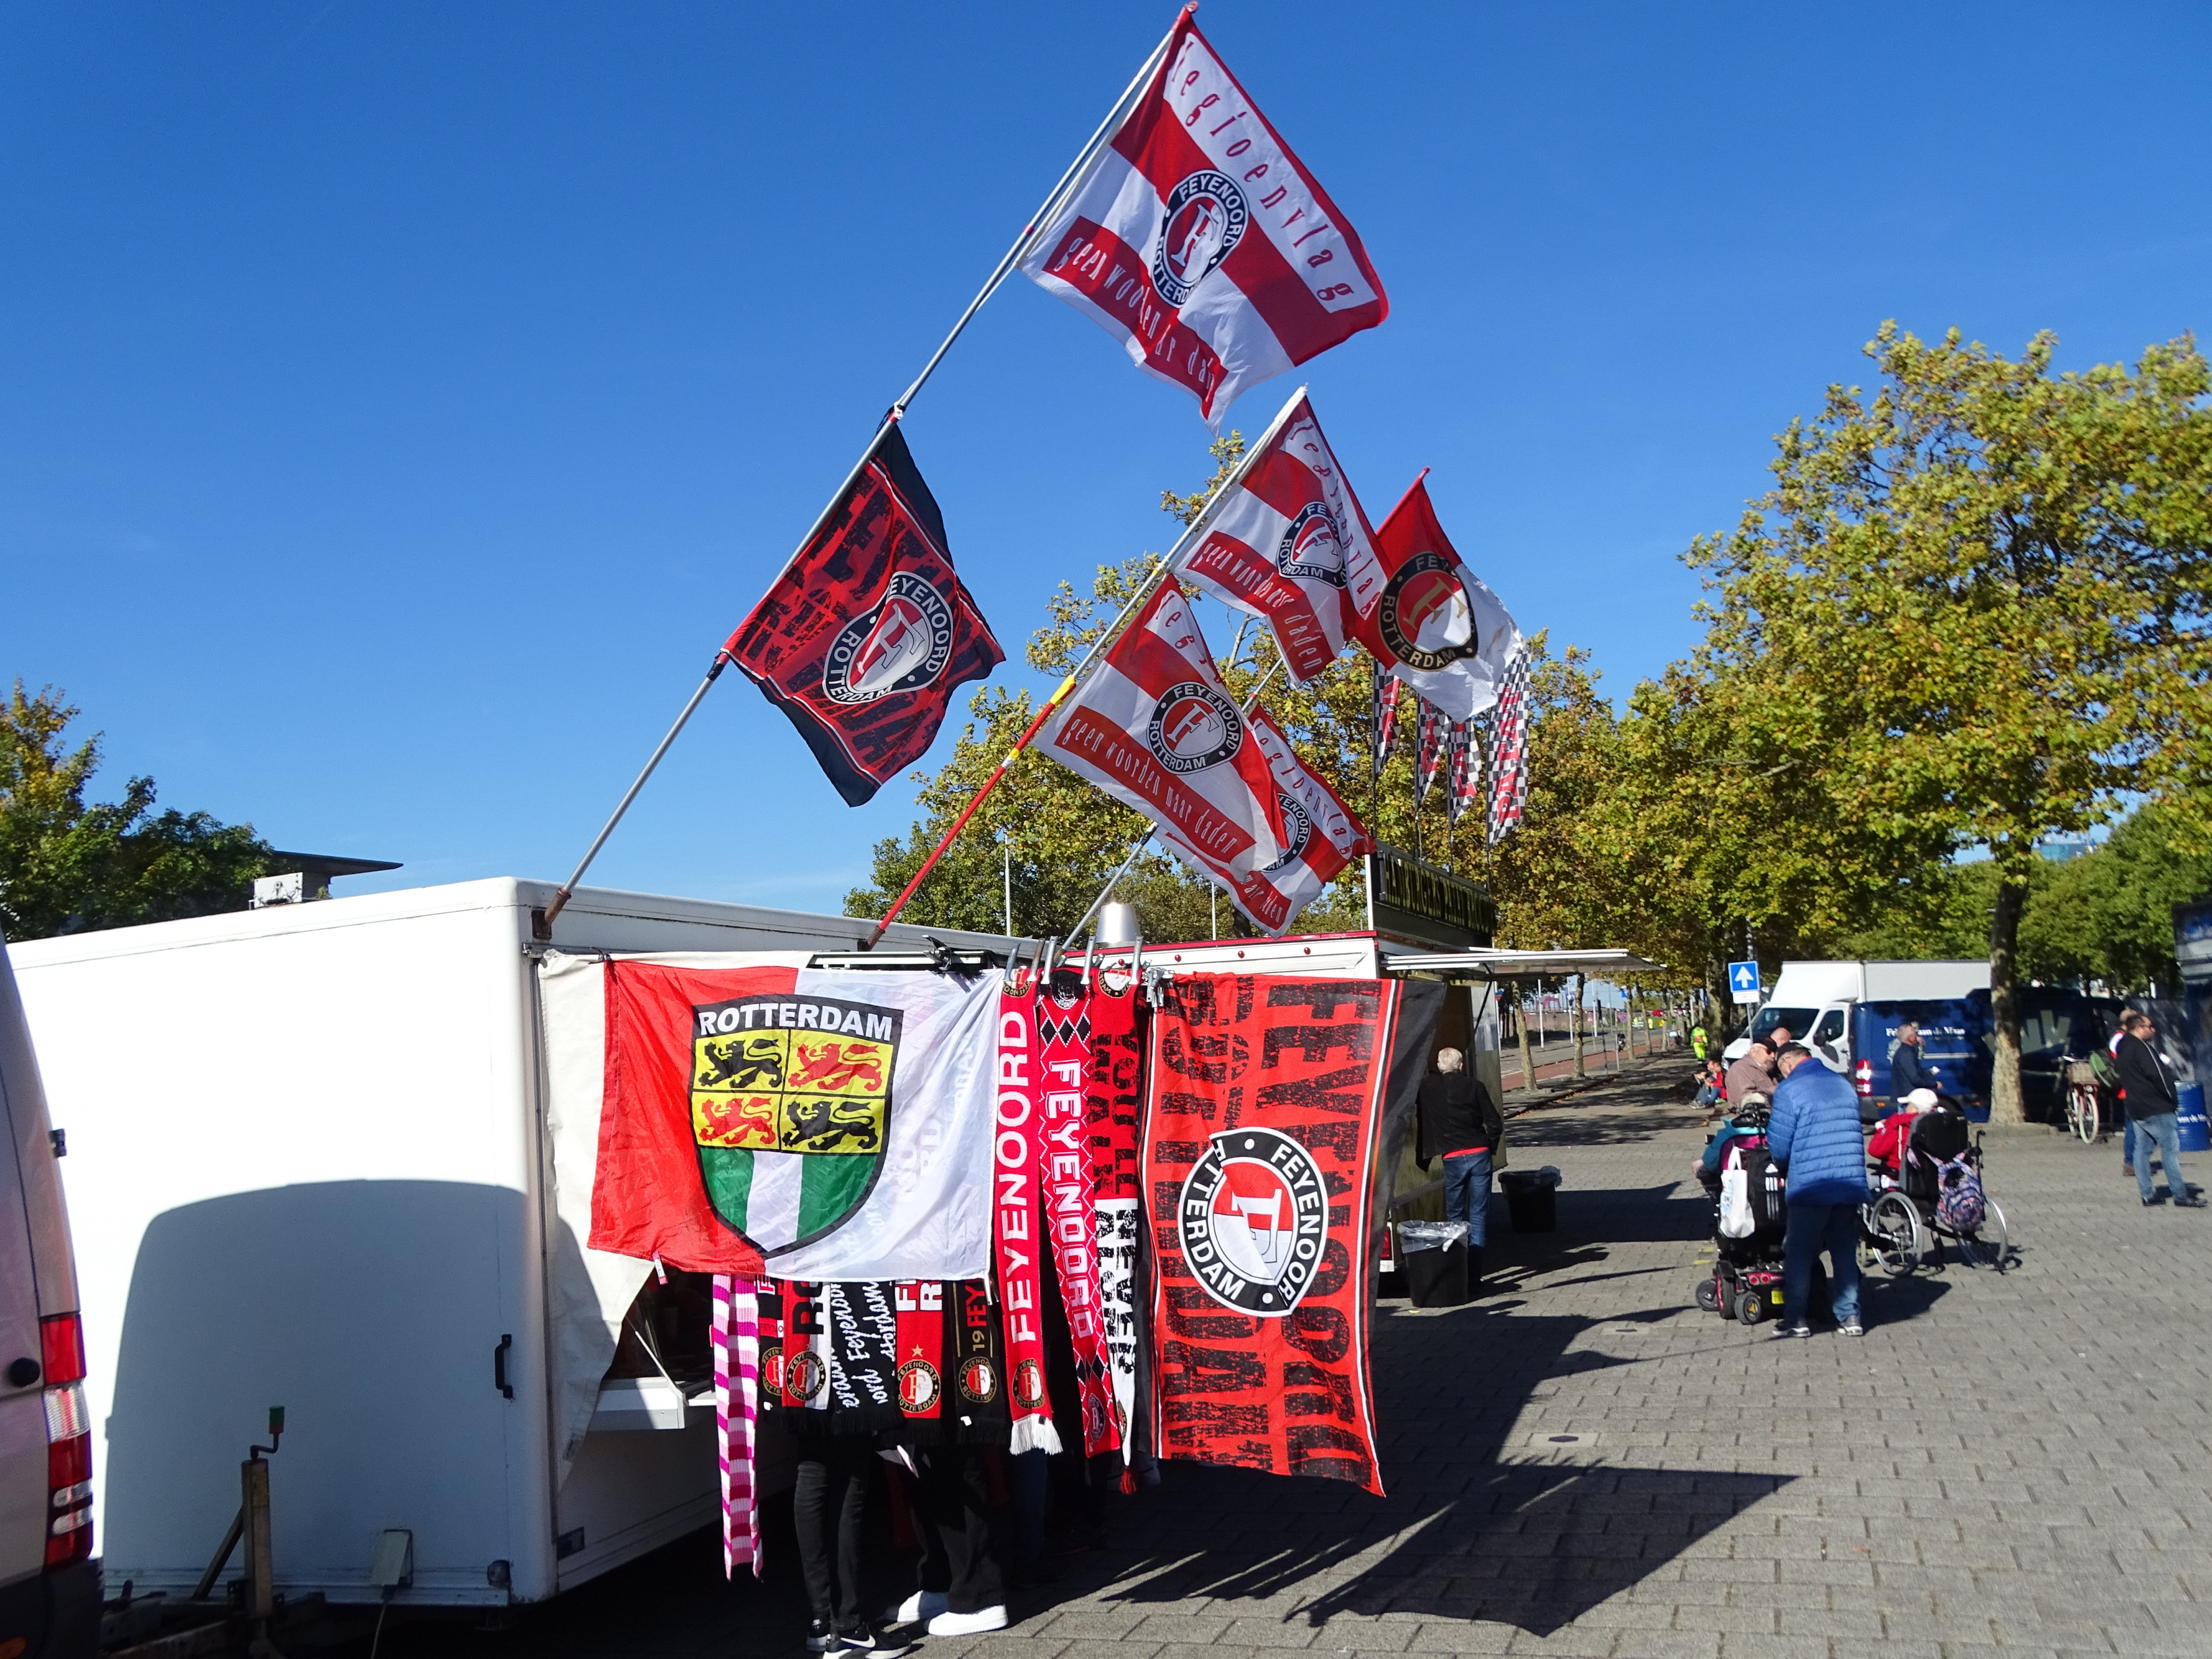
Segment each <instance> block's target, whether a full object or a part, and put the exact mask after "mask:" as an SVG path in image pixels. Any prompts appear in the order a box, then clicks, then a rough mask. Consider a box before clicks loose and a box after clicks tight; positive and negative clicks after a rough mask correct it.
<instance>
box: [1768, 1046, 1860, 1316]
mask: <svg viewBox="0 0 2212 1659" xmlns="http://www.w3.org/2000/svg"><path fill="white" fill-rule="evenodd" d="M1775 1064H1776V1066H1778V1068H1779V1070H1780V1071H1781V1073H1782V1081H1781V1082H1780V1083H1778V1084H1777V1085H1775V1089H1774V1115H1773V1116H1772V1117H1771V1119H1770V1120H1769V1121H1768V1122H1767V1126H1766V1150H1767V1151H1768V1152H1769V1153H1771V1155H1772V1157H1773V1158H1774V1161H1775V1162H1776V1163H1778V1164H1781V1165H1782V1166H1783V1172H1784V1176H1785V1177H1786V1178H1787V1181H1788V1183H1789V1194H1790V1228H1789V1231H1788V1232H1787V1233H1785V1234H1784V1236H1783V1240H1782V1328H1781V1329H1780V1330H1779V1331H1778V1332H1777V1333H1776V1334H1777V1335H1778V1336H1810V1335H1812V1334H1813V1328H1812V1327H1811V1326H1810V1325H1809V1324H1808V1323H1807V1322H1806V1319H1805V1315H1806V1304H1808V1302H1809V1301H1810V1300H1811V1299H1812V1294H1813V1262H1814V1258H1816V1257H1817V1256H1818V1255H1820V1252H1821V1251H1823V1250H1826V1252H1827V1253H1828V1288H1829V1304H1828V1305H1829V1308H1830V1310H1831V1311H1832V1312H1833V1313H1834V1314H1835V1316H1836V1323H1837V1324H1838V1326H1839V1327H1841V1328H1842V1329H1843V1333H1844V1335H1845V1336H1862V1335H1864V1334H1865V1333H1866V1327H1865V1325H1864V1324H1863V1323H1862V1322H1860V1319H1859V1261H1858V1246H1859V1206H1862V1205H1863V1204H1864V1203H1865V1202H1866V1196H1867V1191H1866V1136H1865V1134H1864V1133H1863V1132H1862V1131H1861V1129H1860V1127H1859V1097H1858V1092H1857V1090H1855V1089H1853V1088H1852V1087H1851V1085H1850V1081H1849V1079H1845V1078H1844V1077H1843V1076H1842V1075H1841V1074H1840V1073H1835V1072H1832V1071H1830V1070H1829V1069H1828V1068H1827V1067H1826V1066H1823V1065H1821V1064H1820V1062H1819V1061H1818V1060H1814V1059H1813V1057H1812V1054H1811V1051H1810V1050H1808V1048H1806V1047H1805V1046H1804V1045H1803V1044H1802V1043H1799V1042H1793V1043H1790V1045H1789V1046H1788V1047H1786V1048H1784V1049H1783V1051H1782V1052H1781V1054H1778V1055H1777V1056H1776V1057H1775Z"/></svg>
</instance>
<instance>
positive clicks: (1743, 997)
mask: <svg viewBox="0 0 2212 1659" xmlns="http://www.w3.org/2000/svg"><path fill="white" fill-rule="evenodd" d="M1728 974H1729V990H1730V991H1732V992H1734V993H1735V1000H1737V1001H1738V1002H1756V1001H1758V1000H1759V964H1758V963H1755V962H1731V963H1729V969H1728Z"/></svg>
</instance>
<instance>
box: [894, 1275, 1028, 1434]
mask: <svg viewBox="0 0 2212 1659" xmlns="http://www.w3.org/2000/svg"><path fill="white" fill-rule="evenodd" d="M891 1302H892V1306H893V1308H894V1309H895V1310H896V1314H897V1316H898V1362H899V1363H898V1373H897V1375H898V1398H899V1411H900V1413H901V1415H902V1416H903V1417H904V1419H905V1428H904V1430H903V1431H902V1433H901V1435H900V1439H901V1440H902V1441H904V1442H906V1443H910V1444H914V1445H925V1446H926V1445H933V1444H942V1443H958V1444H962V1445H971V1446H972V1445H982V1446H1003V1445H1005V1444H1006V1428H1007V1418H1006V1366H1005V1364H1004V1362H1003V1361H1002V1359H1001V1358H1000V1351H999V1322H998V1317H997V1313H996V1310H994V1309H993V1308H992V1306H991V1297H990V1291H989V1289H988V1287H987V1285H985V1284H984V1282H983V1281H982V1280H981V1279H955V1280H952V1281H951V1282H949V1283H946V1282H941V1281H939V1280H937V1279H918V1280H909V1281H908V1282H906V1283H904V1284H901V1285H893V1286H892V1287H891Z"/></svg>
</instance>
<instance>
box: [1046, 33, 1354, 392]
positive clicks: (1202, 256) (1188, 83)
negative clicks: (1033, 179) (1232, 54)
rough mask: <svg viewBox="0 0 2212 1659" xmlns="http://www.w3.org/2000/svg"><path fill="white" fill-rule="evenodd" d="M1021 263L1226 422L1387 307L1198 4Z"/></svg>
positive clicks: (1349, 233)
mask: <svg viewBox="0 0 2212 1659" xmlns="http://www.w3.org/2000/svg"><path fill="white" fill-rule="evenodd" d="M1328 101H1334V100H1328ZM1022 270H1023V271H1024V273H1026V274H1027V275H1028V276H1030V278H1032V279H1033V280H1034V281H1036V283H1038V284H1039V285H1040V286H1041V287H1042V288H1044V289H1048V290H1049V291H1050V292H1052V293H1054V294H1057V295H1060V298H1062V299H1064V300H1066V301H1067V302H1068V303H1069V304H1071V305H1073V306H1074V307H1077V308H1078V309H1079V310H1081V311H1084V312H1085V313H1088V314H1089V315H1090V316H1091V319H1092V320H1093V321H1095V322H1097V324H1098V325H1099V326H1100V327H1102V328H1103V329H1104V330H1106V331H1107V332H1108V333H1109V334H1112V335H1114V336H1115V337H1118V338H1119V339H1121V341H1122V342H1123V343H1124V344H1125V345H1126V346H1127V349H1128V353H1129V359H1130V361H1131V362H1133V363H1135V364H1136V365H1137V366H1138V367H1139V368H1142V369H1144V370H1145V371H1146V373H1147V374H1156V375H1158V377H1159V378H1160V379H1161V380H1166V381H1168V382H1170V384H1172V385H1175V386H1182V388H1184V389H1185V390H1186V391H1188V392H1190V393H1191V394H1192V395H1193V396H1194V397H1195V398H1197V399H1198V406H1199V412H1200V414H1202V415H1203V416H1205V417H1206V423H1207V424H1208V425H1210V426H1212V428H1213V429H1214V430H1215V431H1217V432H1218V431H1219V430H1220V429H1221V422H1222V417H1223V416H1225V414H1226V413H1227V412H1228V410H1229V405H1230V404H1231V403H1232V402H1234V401H1235V400H1236V398H1237V393H1238V392H1242V391H1243V390H1244V389H1245V388H1246V387H1247V386H1255V385H1257V384H1258V383H1259V382H1260V381H1261V380H1267V379H1268V378H1269V377H1271V376H1273V375H1276V374H1281V373H1283V372H1284V371H1285V369H1287V368H1291V367H1292V366H1294V365H1296V364H1298V363H1302V362H1305V361H1306V360H1307V359H1308V358H1310V357H1313V356H1318V355H1319V354H1321V353H1322V352H1324V351H1326V350H1328V349H1329V347H1331V346H1333V345H1334V344H1336V343H1337V342H1338V341H1340V340H1343V339H1346V338H1348V337H1351V336H1352V335H1353V334H1356V333H1358V331H1360V330H1361V329H1363V328H1372V327H1374V326H1375V325H1376V324H1377V323H1379V322H1381V321H1382V320H1383V317H1384V316H1385V315H1386V314H1387V313H1388V312H1389V301H1388V300H1387V299H1386V298H1385V297H1384V295H1383V284H1382V282H1381V281H1380V279H1378V278H1377V277H1376V275H1375V268H1374V267H1373V266H1372V265H1370V264H1368V262H1367V251H1366V250H1365V249H1364V247H1362V246H1360V242H1359V237H1358V234H1356V233H1355V232H1354V231H1353V230H1352V227H1351V225H1350V224H1348V223H1347V222H1346V221H1345V219H1344V216H1342V215H1341V214H1340V213H1339V212H1337V210H1336V204H1334V202H1332V201H1330V200H1329V199H1328V193H1327V192H1326V191H1323V190H1322V187H1321V186H1320V185H1318V184H1317V183H1316V182H1315V181H1314V179H1313V176H1312V175H1311V174H1310V173H1307V171H1306V170H1305V168H1304V167H1302V166H1300V165H1299V163H1298V159H1297V156H1295V155H1291V150H1290V146H1288V145H1287V144H1285V143H1284V142H1283V140H1282V137H1281V136H1280V135H1279V134H1278V133H1277V132H1276V131H1275V129H1274V128H1273V126H1271V125H1268V122H1267V117H1265V116H1263V115H1261V113H1260V112H1259V110H1258V109H1257V107H1255V106H1254V104H1253V102H1252V100H1250V99H1249V97H1247V96H1246V95H1245V93H1244V88H1243V87H1241V86H1239V85H1238V84H1237V78H1236V77H1235V76H1232V75H1231V74H1230V72H1229V71H1228V70H1227V69H1226V68H1225V66H1224V65H1223V64H1222V62H1221V60H1220V59H1219V58H1217V57H1215V56H1214V53H1213V48H1212V46H1208V45H1207V44H1206V37H1205V36H1204V35H1202V34H1200V33H1199V32H1198V27H1197V25H1195V24H1194V23H1193V22H1192V21H1191V20H1190V16H1189V15H1188V13H1185V14H1184V15H1183V18H1182V21H1181V22H1180V23H1178V24H1177V25H1176V29H1175V33H1173V34H1172V35H1171V36H1170V39H1169V43H1168V49H1167V55H1166V57H1165V58H1164V59H1163V60H1162V62H1161V64H1160V67H1159V69H1158V71H1157V72H1156V73H1155V74H1154V75H1153V76H1152V81H1151V82H1150V84H1148V85H1147V86H1146V88H1145V90H1144V92H1143V94H1142V95H1141V96H1140V97H1139V99H1138V100H1137V104H1136V106H1135V107H1134V108H1133V109H1132V110H1131V111H1130V112H1129V114H1128V116H1127V118H1126V119H1124V120H1123V121H1122V123H1121V128H1120V130H1119V131H1116V132H1115V135H1114V137H1113V141H1112V142H1111V143H1109V144H1108V145H1107V146H1106V147H1105V148H1104V149H1101V150H1100V151H1099V153H1098V155H1097V159H1095V160H1094V161H1091V163H1090V165H1089V166H1088V167H1086V168H1085V171H1084V173H1083V174H1082V176H1081V177H1080V178H1079V179H1078V180H1077V181H1076V183H1075V185H1073V188H1072V189H1071V190H1070V191H1069V192H1068V193H1067V194H1066V196H1064V197H1061V198H1060V205H1059V206H1058V208H1057V209H1056V210H1054V212H1053V214H1052V216H1050V217H1049V218H1048V219H1047V221H1046V222H1045V223H1044V225H1043V227H1042V228H1041V229H1040V230H1039V231H1038V233H1037V235H1036V240H1034V241H1033V242H1031V243H1030V248H1029V252H1027V254H1026V255H1025V256H1024V258H1023V260H1022Z"/></svg>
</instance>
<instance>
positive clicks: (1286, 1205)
mask: <svg viewBox="0 0 2212 1659" xmlns="http://www.w3.org/2000/svg"><path fill="white" fill-rule="evenodd" d="M1163 991H1164V1003H1163V1005H1162V1006H1161V1007H1160V1008H1159V1010H1158V1012H1157V1013H1156V1014H1155V1015H1154V1016H1153V1024H1152V1056H1151V1060H1152V1066H1151V1078H1150V1109H1149V1110H1148V1112H1147V1113H1146V1120H1145V1126H1144V1136H1143V1176H1142V1179H1143V1190H1144V1194H1145V1200H1146V1204H1147V1205H1148V1206H1149V1208H1150V1218H1151V1222H1152V1287H1151V1288H1152V1355H1153V1366H1152V1374H1153V1377H1154V1387H1153V1395H1154V1398H1153V1411H1154V1413H1155V1417H1154V1421H1155V1424H1156V1425H1157V1443H1158V1449H1159V1453H1160V1455H1162V1456H1164V1457H1173V1458H1182V1459H1186V1460H1188V1461H1191V1462H1201V1463H1225V1464H1233V1465H1237V1466H1240V1467H1243V1468H1255V1469H1266V1470H1268V1471H1270V1472H1271V1473H1273V1474H1314V1475H1322V1476H1326V1477H1328V1478H1329V1479H1331V1480H1349V1481H1352V1482H1354V1483H1355V1484H1357V1485H1358V1486H1364V1487H1365V1488H1367V1490H1368V1491H1370V1492H1381V1491H1382V1490H1383V1482H1382V1476H1381V1474H1380V1472H1379V1470H1378V1469H1377V1467H1376V1453H1375V1412H1374V1404H1373V1400H1374V1393H1373V1388H1372V1385H1371V1382H1370V1376H1369V1361H1368V1347H1369V1334H1370V1333H1369V1322H1370V1314H1371V1302H1370V1287H1371V1285H1372V1284H1373V1273H1374V1268H1375V1261H1376V1255H1375V1250H1376V1243H1377V1239H1378V1226H1377V1224H1378V1223H1379V1221H1380V1219H1381V1215H1380V1212H1379V1211H1378V1208H1377V1204H1378V1194H1377V1191H1376V1181H1375V1178H1374V1177H1375V1175H1376V1166H1377V1152H1378V1149H1379V1147H1380V1146H1381V1143H1382V1140H1383V1120H1384V1115H1385V1108H1386V1105H1389V1104H1391V1103H1392V1101H1391V1095H1392V1091H1391V1087H1390V1084H1391V1078H1392V1072H1393V1066H1392V1054H1393V1047H1394V1042H1395V1038H1396V1036H1397V1034H1398V1033H1397V1027H1398V1024H1399V1019H1400V1010H1401V996H1402V992H1403V987H1401V985H1400V984H1399V983H1398V982H1396V981H1389V980H1364V979H1291V978H1278V977H1273V976H1261V975H1193V976H1191V977H1188V978H1176V979H1173V980H1170V981H1168V982H1167V983H1166V985H1165V986H1164V987H1163ZM1430 1018H1431V1020H1432V1018H1433V1012H1431V1014H1430ZM1383 1201H1387V1199H1385V1200H1383Z"/></svg>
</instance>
